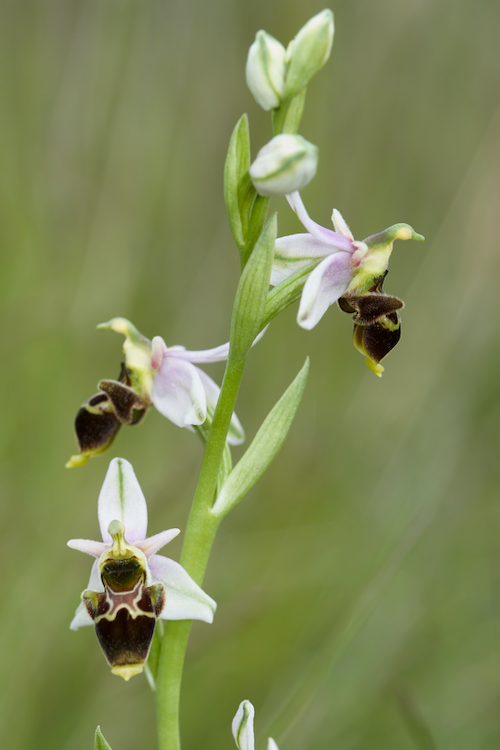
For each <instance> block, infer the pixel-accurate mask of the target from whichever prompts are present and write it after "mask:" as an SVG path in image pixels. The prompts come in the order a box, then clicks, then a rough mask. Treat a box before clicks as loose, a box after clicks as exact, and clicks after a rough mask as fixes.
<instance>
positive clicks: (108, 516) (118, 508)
mask: <svg viewBox="0 0 500 750" xmlns="http://www.w3.org/2000/svg"><path fill="white" fill-rule="evenodd" d="M97 515H98V517H99V526H100V528H101V534H102V538H103V541H104V542H111V541H112V539H111V536H110V534H109V532H108V526H109V524H110V523H111V521H120V522H121V523H122V524H123V525H124V527H125V530H126V539H127V541H128V542H129V543H130V544H133V543H134V542H135V541H137V540H138V539H141V540H142V539H145V537H146V532H147V530H148V508H147V505H146V498H145V497H144V494H143V492H142V490H141V487H140V484H139V482H138V481H137V477H136V476H135V472H134V469H133V468H132V464H130V463H129V462H128V461H126V460H125V459H124V458H113V460H112V461H111V463H110V464H109V469H108V471H107V474H106V478H105V479H104V483H103V485H102V488H101V492H100V494H99V500H98V503H97Z"/></svg>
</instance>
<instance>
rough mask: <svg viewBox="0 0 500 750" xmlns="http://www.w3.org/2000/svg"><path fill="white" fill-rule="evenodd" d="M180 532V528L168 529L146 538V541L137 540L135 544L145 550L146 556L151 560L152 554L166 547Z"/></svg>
mask: <svg viewBox="0 0 500 750" xmlns="http://www.w3.org/2000/svg"><path fill="white" fill-rule="evenodd" d="M180 533H181V530H180V529H167V530H166V531H160V533H159V534H155V535H154V536H150V537H149V538H148V539H144V541H142V542H141V541H136V542H135V546H136V547H138V548H139V549H140V550H142V552H144V554H145V555H146V558H147V559H148V560H149V558H150V557H151V556H152V555H154V554H155V553H156V552H158V550H159V549H161V548H162V547H164V546H165V545H166V544H168V543H169V542H171V541H172V539H175V537H176V536H177V535H178V534H180Z"/></svg>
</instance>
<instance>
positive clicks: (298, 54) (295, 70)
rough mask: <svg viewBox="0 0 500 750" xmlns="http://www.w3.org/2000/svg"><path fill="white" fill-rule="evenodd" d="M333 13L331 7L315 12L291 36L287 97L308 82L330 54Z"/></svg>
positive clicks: (296, 92) (288, 55) (288, 57)
mask: <svg viewBox="0 0 500 750" xmlns="http://www.w3.org/2000/svg"><path fill="white" fill-rule="evenodd" d="M333 32H334V25H333V13H332V11H331V10H330V9H329V8H326V9H325V10H322V11H321V13H318V14H317V15H316V16H313V18H311V19H310V20H309V21H308V22H307V23H306V25H305V26H303V27H302V28H301V30H300V31H299V33H298V34H297V36H296V37H295V39H292V41H291V42H290V44H289V45H288V49H287V51H286V59H287V62H288V63H289V66H288V71H287V74H286V85H285V98H286V99H290V98H291V97H292V96H295V95H296V94H298V93H299V91H300V90H301V89H302V88H304V86H307V84H308V83H309V81H310V80H311V78H312V77H313V76H315V75H316V73H317V72H318V71H319V70H321V68H322V67H323V65H324V64H325V63H326V61H327V60H328V58H329V57H330V52H331V49H332V44H333Z"/></svg>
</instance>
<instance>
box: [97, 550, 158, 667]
mask: <svg viewBox="0 0 500 750" xmlns="http://www.w3.org/2000/svg"><path fill="white" fill-rule="evenodd" d="M144 575H145V574H144V569H143V568H142V566H141V565H140V563H139V562H138V560H137V559H136V558H130V559H118V560H108V561H106V563H105V566H104V568H103V571H102V581H103V584H104V592H102V593H101V592H95V591H85V592H84V593H83V597H82V598H83V602H84V604H85V607H86V609H87V612H88V613H89V615H90V616H91V617H92V619H93V621H94V624H95V631H96V635H97V638H98V640H99V644H100V646H101V648H102V651H103V653H104V656H105V657H106V661H107V662H108V664H109V665H110V667H122V666H132V665H142V664H144V663H145V662H146V660H147V658H148V655H149V650H150V648H151V642H152V640H153V635H154V630H155V625H156V620H157V618H158V617H159V616H160V614H161V612H162V610H163V607H164V606H165V587H164V586H163V585H162V584H160V583H158V584H155V585H153V586H145V585H144Z"/></svg>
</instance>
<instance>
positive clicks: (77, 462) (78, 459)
mask: <svg viewBox="0 0 500 750" xmlns="http://www.w3.org/2000/svg"><path fill="white" fill-rule="evenodd" d="M88 460H89V456H88V454H84V453H78V454H77V455H76V456H71V458H70V459H69V461H68V462H67V463H66V464H64V467H65V468H66V469H74V468H75V467H76V466H83V465H84V464H86V463H87V461H88Z"/></svg>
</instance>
